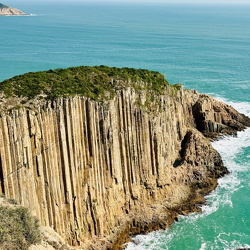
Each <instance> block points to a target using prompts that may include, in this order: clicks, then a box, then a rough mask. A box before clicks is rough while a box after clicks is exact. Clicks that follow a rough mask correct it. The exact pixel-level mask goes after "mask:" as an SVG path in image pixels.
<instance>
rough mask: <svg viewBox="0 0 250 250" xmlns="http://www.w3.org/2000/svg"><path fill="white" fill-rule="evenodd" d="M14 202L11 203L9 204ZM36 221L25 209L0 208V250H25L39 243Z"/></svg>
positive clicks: (10, 206) (15, 207)
mask: <svg viewBox="0 0 250 250" xmlns="http://www.w3.org/2000/svg"><path fill="white" fill-rule="evenodd" d="M15 203H16V202H13V201H11V202H10V204H15ZM38 227H39V226H38V221H37V219H36V218H34V217H32V216H31V215H30V213H29V211H28V209H27V208H24V207H21V206H13V205H9V206H5V205H1V206H0V249H8V250H16V249H19V250H26V249H28V248H29V246H30V245H32V244H36V243H39V242H40V240H41V238H40V231H39V229H38Z"/></svg>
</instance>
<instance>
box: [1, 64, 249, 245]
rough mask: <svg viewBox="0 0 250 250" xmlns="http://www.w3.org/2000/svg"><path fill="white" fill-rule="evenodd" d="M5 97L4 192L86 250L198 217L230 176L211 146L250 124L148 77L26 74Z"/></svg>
mask: <svg viewBox="0 0 250 250" xmlns="http://www.w3.org/2000/svg"><path fill="white" fill-rule="evenodd" d="M0 91H1V93H2V98H1V104H0V105H1V116H0V193H3V194H4V195H5V196H6V197H7V198H13V199H16V200H17V201H18V202H20V203H21V204H22V205H23V206H26V207H28V208H29V209H30V211H32V213H33V214H34V215H36V216H37V217H38V218H39V221H40V223H41V225H42V226H45V227H48V226H49V227H52V228H53V229H54V230H55V231H56V232H57V233H58V234H60V235H61V237H62V238H63V239H64V240H65V241H66V242H67V243H68V244H69V245H71V246H72V247H75V248H79V249H121V246H122V244H123V243H124V242H125V241H126V240H128V239H129V236H130V235H131V234H137V233H145V232H149V231H152V230H156V229H160V228H166V227H167V226H168V225H169V224H171V223H172V222H173V221H174V220H177V219H178V215H179V214H187V213H189V212H193V211H200V206H201V205H202V204H203V203H204V202H205V199H204V195H206V194H208V193H209V192H211V191H212V190H214V189H215V187H216V186H217V179H218V178H220V177H222V176H224V175H225V174H228V170H227V168H226V167H225V166H224V165H223V162H222V160H221V157H220V155H219V153H218V152H216V151H215V149H213V147H212V146H211V143H210V141H211V139H215V138H218V137H219V136H221V135H222V134H236V133H237V131H239V130H243V129H245V128H246V126H250V119H249V118H248V117H246V116H244V115H243V114H240V113H238V112H237V111H236V110H235V109H233V108H232V107H231V106H228V105H226V104H224V103H221V102H218V101H216V100H215V99H214V98H212V97H210V96H208V95H204V94H199V93H198V92H197V91H195V90H187V89H184V88H182V87H181V86H180V85H170V84H169V83H168V82H167V81H166V80H165V79H164V77H163V75H161V74H160V73H158V72H153V71H147V70H135V69H129V68H121V69H118V68H109V67H105V66H99V67H76V68H69V69H58V70H50V71H46V72H36V73H28V74H24V75H22V76H17V77H14V78H12V79H9V80H6V81H3V82H2V83H0Z"/></svg>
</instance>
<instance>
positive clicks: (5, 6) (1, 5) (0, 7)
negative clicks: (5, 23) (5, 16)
mask: <svg viewBox="0 0 250 250" xmlns="http://www.w3.org/2000/svg"><path fill="white" fill-rule="evenodd" d="M3 8H8V6H7V5H4V4H2V3H0V9H3Z"/></svg>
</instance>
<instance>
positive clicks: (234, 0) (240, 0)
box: [0, 0, 250, 7]
mask: <svg viewBox="0 0 250 250" xmlns="http://www.w3.org/2000/svg"><path fill="white" fill-rule="evenodd" d="M27 2H28V3H31V4H32V3H39V2H40V3H44V2H48V3H60V2H68V3H72V2H101V3H110V2H114V3H127V2H131V3H142V4H143V3H152V4H153V3H155V4H157V3H165V4H250V0H37V1H35V2H34V0H0V3H3V4H6V5H8V6H11V7H15V5H17V4H18V6H20V4H22V3H27Z"/></svg>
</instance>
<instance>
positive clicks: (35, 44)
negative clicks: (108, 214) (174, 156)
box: [0, 1, 250, 250]
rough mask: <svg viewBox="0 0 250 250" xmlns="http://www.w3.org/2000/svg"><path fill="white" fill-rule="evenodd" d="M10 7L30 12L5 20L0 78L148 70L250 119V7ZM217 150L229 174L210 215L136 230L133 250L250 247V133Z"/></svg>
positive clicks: (0, 33)
mask: <svg viewBox="0 0 250 250" xmlns="http://www.w3.org/2000/svg"><path fill="white" fill-rule="evenodd" d="M5 4H8V2H7V1H6V2H5ZM12 5H13V4H12ZM13 7H16V8H19V9H22V10H23V11H25V12H28V13H32V14H33V15H32V16H20V17H0V47H1V53H0V81H1V80H4V79H6V78H10V77H12V76H14V75H17V74H22V73H25V72H30V71H38V70H47V69H51V68H53V69H54V68H62V67H63V68H64V67H69V66H78V65H108V66H117V67H135V68H146V69H149V70H157V71H160V72H161V73H163V74H164V75H165V76H166V78H167V79H168V81H169V82H170V83H181V84H183V85H184V86H185V87H186V88H192V89H197V90H198V91H199V92H203V93H209V94H211V95H213V96H215V97H217V98H219V99H221V100H224V101H225V102H227V103H229V104H231V105H232V106H234V107H236V108H237V109H239V110H240V111H241V112H244V113H245V114H248V115H250V6H235V5H227V6H226V5H225V6H223V5H217V6H211V5H200V6H199V5H167V4H165V5H164V4H143V3H141V4H139V3H137V4H132V3H130V4H125V3H123V4H121V3H120V4H115V3H106V4H105V3H72V2H69V3H60V4H59V3H58V5H56V4H55V3H54V4H53V3H46V4H45V3H44V4H41V3H40V4H38V3H36V2H34V3H29V4H27V3H22V2H21V3H20V2H19V3H17V5H16V6H13ZM214 146H215V147H216V149H217V150H218V151H219V152H220V153H221V155H222V157H223V160H224V162H225V164H226V165H227V167H228V168H229V170H230V171H231V174H230V175H229V176H227V177H225V178H223V179H221V180H220V185H219V187H218V188H217V190H216V191H215V192H213V193H212V194H210V195H209V196H208V198H207V199H208V202H207V205H206V206H204V207H203V210H204V212H203V213H202V214H192V215H190V216H188V217H183V218H181V219H180V221H179V222H178V223H175V224H174V225H172V226H171V227H170V229H168V230H166V231H164V232H153V233H151V234H149V235H147V236H137V238H136V239H135V240H136V241H137V242H138V243H139V244H138V245H134V244H132V243H130V244H129V246H128V249H156V250H160V249H171V250H179V249H180V250H182V249H192V250H196V249H197V250H198V249H201V250H205V249H206V250H210V249H236V248H237V247H243V246H245V247H247V246H249V245H250V209H249V207H250V197H249V194H250V184H249V183H250V182H249V181H250V163H249V160H250V130H247V131H245V132H242V133H239V135H238V137H228V138H225V139H224V140H220V141H218V142H215V143H214Z"/></svg>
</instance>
